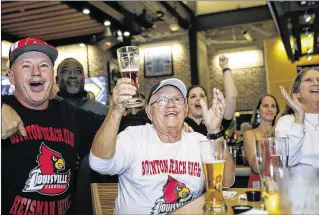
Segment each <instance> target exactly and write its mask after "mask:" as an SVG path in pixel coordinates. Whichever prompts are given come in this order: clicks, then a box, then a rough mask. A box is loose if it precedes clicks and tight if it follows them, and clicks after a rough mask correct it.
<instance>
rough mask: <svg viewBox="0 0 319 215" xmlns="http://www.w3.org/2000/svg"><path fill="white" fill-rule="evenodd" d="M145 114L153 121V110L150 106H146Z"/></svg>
mask: <svg viewBox="0 0 319 215" xmlns="http://www.w3.org/2000/svg"><path fill="white" fill-rule="evenodd" d="M145 112H146V114H147V117H148V118H149V119H150V120H151V121H152V108H151V106H149V105H146V107H145Z"/></svg>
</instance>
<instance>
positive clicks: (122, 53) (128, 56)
mask: <svg viewBox="0 0 319 215" xmlns="http://www.w3.org/2000/svg"><path fill="white" fill-rule="evenodd" d="M117 58H118V62H119V66H120V72H121V76H122V78H129V79H131V82H130V84H132V85H134V86H135V87H136V88H137V89H138V88H139V81H138V72H139V65H140V56H139V49H138V47H136V46H124V47H121V48H119V49H117ZM143 105H144V101H143V99H142V98H141V96H140V94H139V92H136V94H135V95H134V96H133V98H132V99H130V100H128V101H127V102H126V103H125V104H124V107H126V108H133V107H139V106H143Z"/></svg>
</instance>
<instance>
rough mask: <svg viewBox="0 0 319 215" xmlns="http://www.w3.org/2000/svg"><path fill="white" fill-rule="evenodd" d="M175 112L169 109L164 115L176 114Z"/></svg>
mask: <svg viewBox="0 0 319 215" xmlns="http://www.w3.org/2000/svg"><path fill="white" fill-rule="evenodd" d="M176 115H177V113H176V112H175V111H169V112H166V113H165V114H164V116H176Z"/></svg>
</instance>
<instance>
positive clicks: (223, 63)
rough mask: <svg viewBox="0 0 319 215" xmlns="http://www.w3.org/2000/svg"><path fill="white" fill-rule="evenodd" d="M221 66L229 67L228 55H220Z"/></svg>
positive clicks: (222, 67) (223, 67)
mask: <svg viewBox="0 0 319 215" xmlns="http://www.w3.org/2000/svg"><path fill="white" fill-rule="evenodd" d="M219 66H220V68H221V69H225V68H228V57H226V56H225V55H221V56H220V57H219Z"/></svg>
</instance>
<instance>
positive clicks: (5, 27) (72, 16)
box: [1, 13, 90, 30]
mask: <svg viewBox="0 0 319 215" xmlns="http://www.w3.org/2000/svg"><path fill="white" fill-rule="evenodd" d="M82 17H86V19H87V20H89V19H90V17H88V16H85V15H84V14H82V13H72V14H66V15H62V16H56V17H50V18H46V19H45V22H44V21H43V19H38V20H34V21H25V22H23V21H22V22H18V23H13V24H6V25H4V24H3V23H1V24H2V25H1V28H2V30H10V29H15V28H19V27H37V28H41V26H42V25H46V24H52V25H54V24H55V23H56V22H63V21H69V20H73V21H75V22H76V20H77V19H79V18H82Z"/></svg>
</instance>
